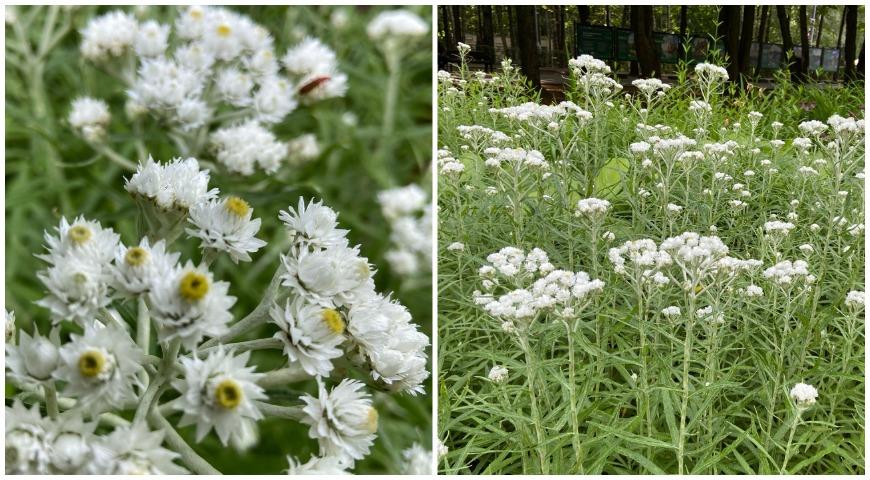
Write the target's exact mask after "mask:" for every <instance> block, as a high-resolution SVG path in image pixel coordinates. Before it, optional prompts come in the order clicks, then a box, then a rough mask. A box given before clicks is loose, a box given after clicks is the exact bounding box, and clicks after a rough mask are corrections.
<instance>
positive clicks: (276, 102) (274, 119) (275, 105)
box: [253, 79, 298, 124]
mask: <svg viewBox="0 0 870 480" xmlns="http://www.w3.org/2000/svg"><path fill="white" fill-rule="evenodd" d="M297 103H298V102H297V100H296V97H295V95H294V92H293V91H292V89H291V85H290V84H289V83H288V82H287V81H285V80H278V79H272V80H269V81H267V82H265V83H263V84H261V85H260V88H259V89H258V90H257V91H256V93H254V98H253V108H254V112H255V119H256V120H258V121H260V122H262V123H266V124H274V123H278V122H280V121H281V120H282V119H283V118H284V117H286V116H287V115H289V114H290V112H292V111H293V110H295V109H296V106H297Z"/></svg>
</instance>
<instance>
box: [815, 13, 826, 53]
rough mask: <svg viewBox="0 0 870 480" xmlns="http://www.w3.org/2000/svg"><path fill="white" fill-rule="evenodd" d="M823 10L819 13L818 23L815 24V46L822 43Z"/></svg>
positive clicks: (817, 46)
mask: <svg viewBox="0 0 870 480" xmlns="http://www.w3.org/2000/svg"><path fill="white" fill-rule="evenodd" d="M824 27H825V10H824V9H822V13H820V14H819V24H818V25H817V26H816V48H819V46H820V45H821V44H822V32H823V31H824V30H825V28H824Z"/></svg>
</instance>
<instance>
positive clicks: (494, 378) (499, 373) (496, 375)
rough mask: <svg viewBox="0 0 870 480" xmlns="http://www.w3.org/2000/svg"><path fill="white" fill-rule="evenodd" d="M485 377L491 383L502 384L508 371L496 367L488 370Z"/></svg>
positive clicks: (501, 367)
mask: <svg viewBox="0 0 870 480" xmlns="http://www.w3.org/2000/svg"><path fill="white" fill-rule="evenodd" d="M487 377H489V380H490V381H491V382H493V383H504V382H505V381H507V378H508V369H507V368H505V367H504V366H502V365H496V366H494V367H492V369H490V371H489V375H487Z"/></svg>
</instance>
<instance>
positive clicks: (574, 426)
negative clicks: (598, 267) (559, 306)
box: [562, 319, 583, 467]
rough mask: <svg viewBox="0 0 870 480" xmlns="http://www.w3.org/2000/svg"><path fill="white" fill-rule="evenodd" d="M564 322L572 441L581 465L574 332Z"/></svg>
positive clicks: (576, 462) (575, 457)
mask: <svg viewBox="0 0 870 480" xmlns="http://www.w3.org/2000/svg"><path fill="white" fill-rule="evenodd" d="M575 321H576V319H575ZM562 322H563V323H564V324H565V330H566V331H567V334H568V394H569V395H570V397H571V399H570V401H571V434H572V437H571V443H572V445H573V446H574V462H575V463H574V464H575V465H576V466H577V467H579V465H580V463H581V462H582V460H583V459H582V457H581V451H580V424H579V423H578V421H577V417H578V416H579V412H578V411H577V392H576V390H577V385H576V381H575V378H576V373H575V371H574V332H573V329H572V328H571V325H570V324H569V323H568V321H567V320H563V321H562Z"/></svg>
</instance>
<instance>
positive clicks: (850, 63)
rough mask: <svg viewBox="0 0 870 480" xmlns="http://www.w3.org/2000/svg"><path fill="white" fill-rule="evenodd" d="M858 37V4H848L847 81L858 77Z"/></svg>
mask: <svg viewBox="0 0 870 480" xmlns="http://www.w3.org/2000/svg"><path fill="white" fill-rule="evenodd" d="M857 38H858V5H846V45H845V47H844V50H845V52H843V54H844V55H843V56H844V60H845V61H846V68H845V69H844V71H843V76H844V77H845V79H846V81H847V82H851V81H854V80H856V79H857V77H858V75H857V74H856V71H855V48H856V47H857V45H856V43H857V42H856V40H857Z"/></svg>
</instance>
